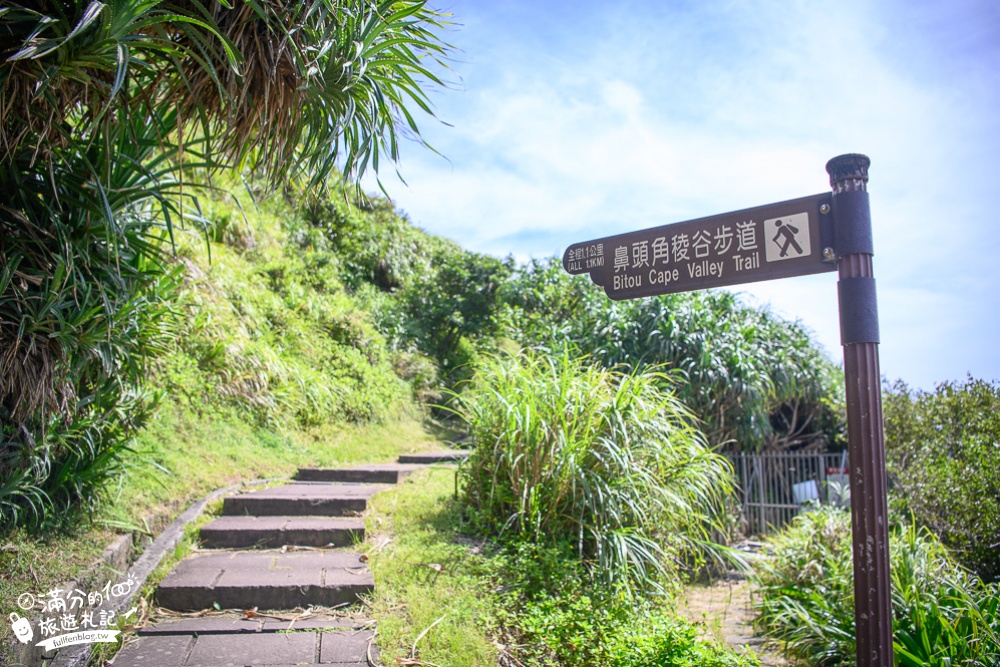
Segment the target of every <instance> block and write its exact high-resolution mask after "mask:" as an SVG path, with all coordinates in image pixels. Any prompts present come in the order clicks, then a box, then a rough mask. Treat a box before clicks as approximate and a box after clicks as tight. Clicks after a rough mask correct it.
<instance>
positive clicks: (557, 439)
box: [456, 351, 732, 590]
mask: <svg viewBox="0 0 1000 667" xmlns="http://www.w3.org/2000/svg"><path fill="white" fill-rule="evenodd" d="M665 381H666V378H665V377H664V376H662V375H661V374H658V373H656V372H654V371H652V370H647V371H645V372H642V373H639V372H635V373H622V372H617V371H608V370H605V369H603V368H601V367H600V366H597V365H588V364H587V363H585V362H583V361H581V360H578V359H573V358H571V357H570V355H569V354H568V353H563V354H560V355H549V354H546V353H545V352H543V351H527V352H524V353H522V354H520V355H517V356H505V357H495V358H491V359H487V360H485V361H484V362H483V364H482V366H481V367H480V368H479V369H477V374H476V378H475V380H474V382H473V383H472V385H471V386H470V387H469V388H468V390H467V391H465V392H463V393H462V394H461V395H460V396H458V397H457V407H456V410H457V411H458V413H459V414H460V415H461V416H462V417H463V418H464V419H465V421H466V422H467V424H468V427H469V432H470V435H471V436H472V438H473V440H474V442H475V443H476V446H475V448H474V450H473V454H472V456H471V457H470V458H469V460H468V461H467V463H466V465H465V466H463V468H462V474H461V486H462V493H463V497H464V498H465V500H466V502H467V503H468V504H469V506H470V508H471V510H472V511H473V512H474V513H475V516H476V518H477V520H478V521H479V523H480V526H481V527H482V528H485V529H487V530H489V531H491V532H493V533H494V534H498V535H500V536H502V537H505V538H507V539H516V540H521V541H529V542H533V543H545V544H559V543H566V544H570V545H572V547H573V549H574V550H575V553H576V554H577V557H578V558H581V559H583V560H585V561H587V562H588V563H589V564H591V565H592V566H593V567H592V572H593V574H594V576H595V579H603V581H604V582H605V584H607V585H621V586H624V587H625V588H626V589H631V588H633V587H634V588H635V589H638V590H643V589H656V588H659V587H660V586H661V585H662V583H663V581H664V580H665V578H664V575H666V574H667V572H668V570H669V569H670V567H671V565H670V563H671V560H670V559H671V558H679V557H691V558H699V557H703V556H704V555H705V554H710V555H714V556H717V555H719V554H720V553H721V550H722V547H719V546H718V545H715V544H714V543H713V539H712V538H713V537H714V535H715V532H716V531H720V530H722V529H723V528H724V524H725V521H724V519H723V516H724V513H725V512H724V510H725V507H726V501H727V499H728V496H729V494H730V492H731V490H732V480H731V477H730V473H731V469H730V466H729V464H728V462H727V461H726V460H725V458H723V457H721V456H719V455H717V454H714V453H712V452H711V451H710V450H709V449H708V448H707V447H706V446H705V444H704V440H703V438H702V436H701V434H700V433H699V432H698V431H697V430H695V429H694V428H693V427H692V426H690V415H689V413H688V412H687V410H686V408H685V407H684V406H683V405H682V404H681V403H680V402H679V401H678V400H677V399H676V398H675V397H674V395H673V394H672V393H668V392H665V391H663V390H662V389H661V388H660V387H661V386H662V385H663V383H664V382H665Z"/></svg>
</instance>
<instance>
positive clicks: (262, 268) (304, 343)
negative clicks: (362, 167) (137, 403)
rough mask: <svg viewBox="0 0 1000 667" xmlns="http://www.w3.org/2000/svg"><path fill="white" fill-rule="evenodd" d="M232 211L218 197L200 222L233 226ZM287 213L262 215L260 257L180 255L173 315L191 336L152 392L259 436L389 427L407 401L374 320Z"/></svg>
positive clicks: (225, 252)
mask: <svg viewBox="0 0 1000 667" xmlns="http://www.w3.org/2000/svg"><path fill="white" fill-rule="evenodd" d="M236 201H237V199H236V198H235V197H234V196H233V195H227V196H225V197H219V198H217V199H214V200H210V201H206V202H205V209H204V210H205V212H206V215H207V216H208V217H209V218H212V219H226V218H228V217H229V213H227V211H229V212H231V211H234V210H238V209H237V207H236ZM290 208H291V207H290V206H289V205H287V204H286V203H284V202H282V201H280V200H271V201H269V202H267V203H266V204H264V205H262V206H260V207H259V208H258V210H257V212H256V213H257V216H256V217H257V219H258V221H259V226H258V236H259V238H258V241H257V243H256V245H255V246H254V247H253V248H252V249H249V250H245V249H243V248H239V247H237V248H229V247H224V246H218V245H216V246H214V248H213V252H212V263H211V265H207V258H205V257H204V256H202V257H200V258H199V257H198V256H197V255H196V254H195V253H196V252H197V251H198V250H199V249H200V247H201V246H200V244H198V243H197V242H196V241H194V240H192V241H190V242H186V243H185V244H184V245H182V246H181V247H180V249H179V254H181V255H183V256H185V257H189V256H190V258H189V259H188V260H187V261H186V262H185V264H186V265H187V266H188V267H189V270H188V275H187V281H186V286H185V289H184V290H183V292H182V293H181V295H180V297H179V298H178V300H177V303H176V305H175V308H176V310H177V311H178V313H179V314H181V315H182V317H181V320H182V322H184V325H183V328H182V330H181V332H180V335H178V336H177V337H176V339H175V340H174V342H173V344H172V346H171V348H170V354H169V355H166V356H164V357H163V358H162V359H161V360H160V361H159V363H158V364H157V373H156V374H155V378H154V379H155V382H156V383H157V384H158V385H159V386H162V387H163V388H164V389H166V390H167V391H168V393H169V395H170V396H172V397H174V399H175V400H178V401H180V402H182V403H184V404H185V405H186V406H189V407H190V408H192V409H195V410H202V409H204V408H205V407H206V406H207V405H213V404H214V405H219V406H228V407H233V408H236V409H238V410H240V411H241V412H242V413H243V414H244V415H245V416H247V417H249V418H251V419H253V420H254V422H255V423H257V424H269V425H272V426H276V427H310V426H317V425H320V424H324V423H327V422H330V421H334V422H339V421H355V422H360V421H384V420H385V419H387V418H388V417H389V416H390V415H392V414H394V413H396V412H398V411H399V409H400V406H401V405H405V404H406V403H407V399H408V396H407V394H408V393H410V392H409V391H408V390H407V387H406V386H405V385H404V383H403V382H402V381H401V380H400V378H399V377H398V376H397V374H396V373H395V370H394V361H395V360H394V359H393V357H392V356H391V355H390V353H389V351H388V350H387V349H386V348H387V346H386V342H385V340H384V338H383V337H382V335H381V334H380V333H379V331H378V330H377V329H376V328H375V326H374V324H373V323H372V321H371V317H370V316H369V315H368V313H366V312H365V311H364V310H362V309H361V308H359V307H358V305H357V304H356V303H355V301H354V299H353V298H352V297H351V296H350V295H349V294H348V293H347V291H346V289H345V287H344V285H343V283H342V281H341V279H340V267H341V264H340V262H339V261H338V258H337V257H336V256H335V255H332V254H331V253H329V252H327V251H325V250H322V249H313V248H308V247H307V248H302V247H301V246H300V245H299V244H298V243H296V240H295V239H296V237H295V233H294V230H295V229H296V225H295V223H294V221H293V219H294V212H293V211H292V210H290ZM283 226H288V227H291V228H292V230H293V232H292V233H291V234H288V233H286V232H284V231H283V229H282V227H283ZM289 237H291V238H289ZM192 255H193V256H192ZM199 259H200V261H198V260H199ZM202 267H203V268H202Z"/></svg>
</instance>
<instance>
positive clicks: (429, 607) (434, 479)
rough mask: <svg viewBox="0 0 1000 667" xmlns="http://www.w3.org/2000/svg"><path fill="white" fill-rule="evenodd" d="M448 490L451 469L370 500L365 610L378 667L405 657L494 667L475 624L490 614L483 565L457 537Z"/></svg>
mask: <svg viewBox="0 0 1000 667" xmlns="http://www.w3.org/2000/svg"><path fill="white" fill-rule="evenodd" d="M454 490H455V473H454V472H453V471H452V470H448V469H440V468H439V469H432V470H429V471H427V472H420V473H417V474H414V475H412V476H410V477H409V478H408V479H407V481H406V482H404V483H403V484H402V485H400V486H399V487H397V488H394V489H390V490H389V491H386V492H384V493H380V494H379V495H377V496H375V498H374V499H373V500H372V502H371V505H370V507H371V510H370V511H369V514H368V518H367V528H368V535H369V537H368V539H367V553H368V555H369V564H370V565H371V569H372V573H373V574H374V576H375V594H374V596H373V598H372V599H371V610H372V614H373V616H374V618H375V620H376V621H377V623H378V643H379V646H380V647H381V648H382V652H383V658H382V662H383V664H396V662H395V661H396V659H397V658H399V659H403V658H411V657H419V659H420V660H423V661H425V662H428V663H434V664H439V665H448V666H449V667H465V666H468V667H474V666H475V667H480V666H481V667H487V666H492V665H495V664H496V661H495V660H496V658H495V656H496V652H497V651H496V647H495V646H494V645H493V643H492V641H491V640H490V638H489V636H488V634H487V628H486V627H484V625H483V623H482V622H481V621H482V618H483V617H484V616H486V615H487V613H488V612H489V610H490V606H489V601H488V599H489V595H490V576H489V575H490V572H491V564H490V561H489V559H488V558H487V557H485V556H484V554H483V552H482V545H481V544H479V543H476V542H475V541H473V540H469V539H467V538H463V537H462V535H461V527H462V518H461V511H460V508H459V507H458V505H457V503H456V502H455V500H454ZM425 630H426V631H427V632H426V634H424V635H423V636H421V634H422V633H423V632H424V631H425ZM418 638H419V641H418ZM414 646H416V648H415V649H414Z"/></svg>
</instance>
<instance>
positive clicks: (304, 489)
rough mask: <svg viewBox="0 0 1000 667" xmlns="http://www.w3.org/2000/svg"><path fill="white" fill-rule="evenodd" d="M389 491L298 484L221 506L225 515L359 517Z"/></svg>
mask: <svg viewBox="0 0 1000 667" xmlns="http://www.w3.org/2000/svg"><path fill="white" fill-rule="evenodd" d="M386 488H388V487H387V486H385V485H381V486H380V485H376V484H314V483H309V482H297V483H293V484H286V485H285V486H275V487H273V488H270V489H261V490H260V491H253V492H251V493H244V494H241V495H238V496H230V497H228V498H226V499H225V501H224V502H223V505H222V513H223V514H224V515H227V516H234V515H248V514H249V515H253V516H349V515H352V514H360V513H361V512H364V511H365V508H366V507H367V506H368V499H369V498H371V497H372V496H373V495H375V494H376V493H378V492H379V491H382V490H383V489H386Z"/></svg>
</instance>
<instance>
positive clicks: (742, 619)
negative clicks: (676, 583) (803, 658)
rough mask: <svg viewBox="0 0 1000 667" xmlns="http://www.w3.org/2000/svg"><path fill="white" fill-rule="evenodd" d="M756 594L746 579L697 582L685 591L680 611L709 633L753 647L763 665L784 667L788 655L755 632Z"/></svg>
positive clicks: (723, 641) (726, 640)
mask: <svg viewBox="0 0 1000 667" xmlns="http://www.w3.org/2000/svg"><path fill="white" fill-rule="evenodd" d="M752 596H753V591H752V589H751V586H750V582H748V581H746V580H745V579H735V580H728V581H716V582H714V583H712V584H709V585H693V586H689V587H688V588H687V590H686V591H685V595H684V596H683V597H682V598H681V600H680V603H679V605H678V608H677V611H678V613H680V614H681V615H683V616H684V617H686V618H687V619H688V620H690V621H692V622H694V623H696V624H698V625H699V626H701V628H702V632H703V633H704V634H705V635H707V636H709V637H712V638H713V639H715V640H717V641H719V642H722V643H725V644H729V645H730V646H732V647H733V648H736V649H740V648H743V649H745V650H752V651H753V652H755V653H756V654H757V657H759V658H760V664H761V665H762V667H782V666H784V665H786V664H788V663H787V662H786V661H785V660H784V658H783V657H782V656H781V655H779V654H778V653H777V652H775V651H773V650H770V649H768V648H767V647H766V646H765V643H764V639H763V638H761V637H758V636H757V635H756V634H755V633H754V629H753V619H754V613H753V603H752Z"/></svg>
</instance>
